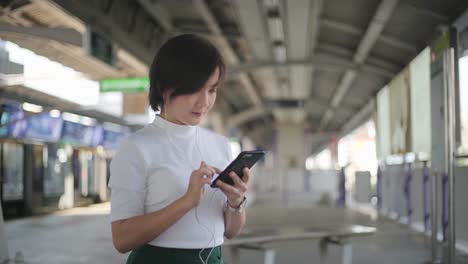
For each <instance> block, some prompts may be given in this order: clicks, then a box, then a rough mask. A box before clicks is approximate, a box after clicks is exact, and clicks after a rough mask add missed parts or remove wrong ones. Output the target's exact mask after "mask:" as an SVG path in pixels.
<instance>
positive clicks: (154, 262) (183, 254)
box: [127, 245, 224, 264]
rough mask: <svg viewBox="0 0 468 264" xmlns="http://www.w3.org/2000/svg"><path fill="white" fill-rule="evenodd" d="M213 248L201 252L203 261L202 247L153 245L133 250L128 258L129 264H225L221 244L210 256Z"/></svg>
mask: <svg viewBox="0 0 468 264" xmlns="http://www.w3.org/2000/svg"><path fill="white" fill-rule="evenodd" d="M211 249H212V248H206V249H204V250H203V252H202V253H201V254H200V256H201V257H202V259H203V262H202V261H201V260H200V258H199V253H200V251H201V250H202V249H183V248H163V247H156V246H152V245H144V246H142V247H140V248H138V249H135V250H133V251H132V252H131V253H130V255H129V256H128V259H127V264H146V263H148V264H159V263H161V264H166V263H170V264H188V263H190V264H192V263H193V264H203V263H204V262H205V263H206V264H224V262H223V256H222V253H221V246H217V247H215V248H213V252H212V253H211V255H210V259H209V260H206V259H207V258H208V254H210V251H211Z"/></svg>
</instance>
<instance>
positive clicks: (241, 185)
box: [216, 168, 250, 208]
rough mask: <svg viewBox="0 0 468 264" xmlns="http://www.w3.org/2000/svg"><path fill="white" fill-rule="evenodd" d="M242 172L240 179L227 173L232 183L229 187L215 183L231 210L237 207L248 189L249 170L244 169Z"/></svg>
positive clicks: (225, 184) (232, 173)
mask: <svg viewBox="0 0 468 264" xmlns="http://www.w3.org/2000/svg"><path fill="white" fill-rule="evenodd" d="M242 172H243V174H244V176H243V177H242V179H241V178H240V177H239V176H238V175H237V174H236V173H235V172H231V173H229V177H231V179H232V180H233V181H234V185H229V184H227V183H224V182H222V181H217V182H216V184H217V185H218V186H219V188H220V189H221V191H223V193H224V194H225V195H226V197H227V201H228V203H229V206H231V207H233V208H237V207H239V205H240V203H241V202H242V200H244V197H245V194H246V193H247V191H248V189H249V188H248V185H249V179H250V170H249V169H248V168H244V170H243V171H242Z"/></svg>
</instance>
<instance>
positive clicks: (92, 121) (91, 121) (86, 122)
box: [80, 116, 96, 126]
mask: <svg viewBox="0 0 468 264" xmlns="http://www.w3.org/2000/svg"><path fill="white" fill-rule="evenodd" d="M80 123H81V124H83V125H85V126H93V125H94V124H96V119H94V118H90V117H87V116H82V117H81V120H80Z"/></svg>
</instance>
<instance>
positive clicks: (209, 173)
mask: <svg viewBox="0 0 468 264" xmlns="http://www.w3.org/2000/svg"><path fill="white" fill-rule="evenodd" d="M198 172H199V173H200V175H201V176H202V177H203V176H205V175H206V176H207V177H208V178H210V179H211V178H213V176H214V172H213V171H212V170H210V169H209V168H206V167H204V168H201V169H199V170H198Z"/></svg>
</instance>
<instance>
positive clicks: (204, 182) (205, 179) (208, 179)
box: [201, 178, 211, 185]
mask: <svg viewBox="0 0 468 264" xmlns="http://www.w3.org/2000/svg"><path fill="white" fill-rule="evenodd" d="M201 182H202V185H205V184H211V179H210V178H203V180H202V181H201Z"/></svg>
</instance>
